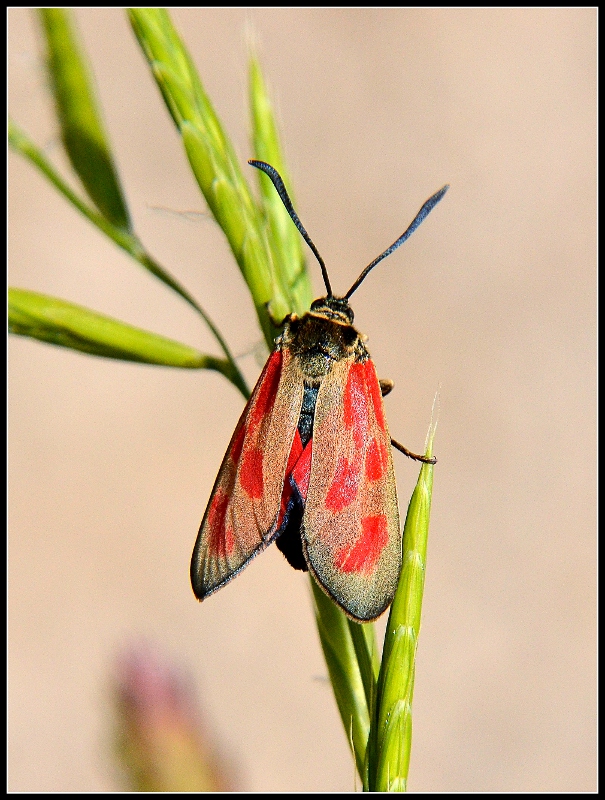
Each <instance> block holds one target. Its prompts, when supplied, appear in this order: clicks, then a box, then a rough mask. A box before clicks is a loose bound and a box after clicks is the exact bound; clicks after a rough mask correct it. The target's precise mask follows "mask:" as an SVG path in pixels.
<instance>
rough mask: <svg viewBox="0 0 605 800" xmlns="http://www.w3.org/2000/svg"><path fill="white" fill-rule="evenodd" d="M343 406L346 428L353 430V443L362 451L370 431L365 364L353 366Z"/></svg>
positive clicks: (348, 378)
mask: <svg viewBox="0 0 605 800" xmlns="http://www.w3.org/2000/svg"><path fill="white" fill-rule="evenodd" d="M343 404H344V423H345V427H347V428H352V429H353V441H354V443H355V447H356V448H357V450H360V449H361V448H362V447H363V444H364V442H365V439H366V435H367V430H368V397H367V392H366V386H365V365H364V364H352V366H351V369H350V370H349V375H348V377H347V385H346V387H345V392H344V397H343Z"/></svg>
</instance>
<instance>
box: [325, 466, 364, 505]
mask: <svg viewBox="0 0 605 800" xmlns="http://www.w3.org/2000/svg"><path fill="white" fill-rule="evenodd" d="M359 473H360V467H359V464H356V463H354V462H349V461H348V459H346V458H345V457H344V456H341V457H340V458H339V459H338V465H337V467H336V474H335V475H334V479H333V480H332V484H331V486H330V489H329V490H328V495H327V497H326V508H327V509H328V510H329V511H334V512H336V511H342V510H343V508H345V507H346V506H348V505H349V504H350V503H352V502H353V500H354V499H355V497H356V496H357V489H358V487H359Z"/></svg>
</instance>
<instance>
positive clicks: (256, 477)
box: [239, 447, 264, 500]
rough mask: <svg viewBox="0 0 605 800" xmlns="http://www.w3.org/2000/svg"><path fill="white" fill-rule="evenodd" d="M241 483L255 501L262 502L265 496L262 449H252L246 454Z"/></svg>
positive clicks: (240, 475) (243, 461) (241, 471)
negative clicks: (261, 499)
mask: <svg viewBox="0 0 605 800" xmlns="http://www.w3.org/2000/svg"><path fill="white" fill-rule="evenodd" d="M239 482H240V484H241V487H242V489H243V490H244V491H245V492H246V494H247V495H248V497H251V498H252V499H253V500H260V498H261V497H262V496H263V487H264V484H263V451H262V450H261V449H260V448H258V447H256V448H250V450H246V452H245V453H244V458H243V460H242V466H241V468H240V472H239Z"/></svg>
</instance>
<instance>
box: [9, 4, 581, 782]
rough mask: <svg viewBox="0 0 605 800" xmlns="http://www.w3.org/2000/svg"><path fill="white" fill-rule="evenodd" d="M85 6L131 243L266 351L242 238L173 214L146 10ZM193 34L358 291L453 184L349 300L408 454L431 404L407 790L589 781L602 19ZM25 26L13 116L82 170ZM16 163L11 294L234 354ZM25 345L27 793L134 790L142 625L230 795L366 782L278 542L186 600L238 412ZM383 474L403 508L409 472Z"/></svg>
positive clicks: (213, 17)
mask: <svg viewBox="0 0 605 800" xmlns="http://www.w3.org/2000/svg"><path fill="white" fill-rule="evenodd" d="M76 16H77V21H78V23H79V28H80V32H81V35H82V37H83V41H84V43H85V46H86V48H87V51H88V53H89V56H90V61H91V64H92V67H93V69H94V73H95V76H96V81H97V85H98V91H99V96H100V100H101V102H102V106H103V110H104V116H105V120H106V124H107V128H108V131H109V134H110V137H111V140H112V143H113V146H114V149H115V153H116V156H117V161H118V165H119V168H120V172H121V177H122V180H123V184H124V187H125V191H126V193H127V197H128V199H129V202H130V207H131V210H132V213H133V216H134V219H135V222H136V227H137V230H138V232H139V233H140V235H141V237H142V238H143V240H144V242H145V243H146V245H147V246H148V248H149V250H150V251H151V252H152V253H153V254H154V255H155V256H156V257H157V258H158V259H159V260H160V262H161V263H163V264H164V266H165V267H166V268H168V269H169V270H170V271H171V272H172V273H173V274H174V275H175V276H176V277H177V278H178V279H179V280H180V281H181V282H182V283H183V284H184V285H185V286H187V287H188V288H189V290H190V291H192V292H193V294H194V295H195V297H196V298H197V299H198V300H200V301H201V303H202V304H203V306H204V307H205V309H206V310H207V311H208V312H209V313H210V314H211V316H212V317H213V319H214V320H215V321H216V323H217V324H218V325H219V327H220V328H221V329H222V330H223V331H226V332H227V334H228V339H229V342H230V344H231V346H232V348H233V350H234V351H235V352H236V353H241V354H245V353H246V352H248V351H250V350H251V348H253V347H254V346H255V345H256V344H257V343H258V342H259V341H260V334H259V332H258V328H257V326H256V322H255V315H254V311H253V308H252V305H251V302H250V300H249V298H248V295H247V292H246V289H245V287H244V285H243V281H242V279H241V276H240V274H239V272H238V270H237V268H236V267H235V265H234V262H233V259H232V258H231V256H230V254H229V252H228V249H227V246H226V244H225V242H224V240H223V237H222V234H221V232H220V231H219V230H218V229H217V228H216V227H215V225H214V224H213V223H212V222H210V221H209V220H207V219H205V218H203V217H202V218H200V219H199V220H198V221H194V222H191V221H189V220H188V219H186V218H184V217H182V216H178V215H176V214H171V213H166V212H159V211H157V210H156V209H154V208H153V207H154V206H164V207H168V208H170V209H175V210H186V209H198V210H203V209H204V203H203V200H202V199H201V197H200V194H199V192H198V190H197V187H196V185H195V183H194V181H193V179H192V176H191V174H190V171H189V169H188V166H187V163H186V158H185V156H184V153H183V150H182V148H181V145H180V142H179V139H178V137H177V135H176V132H175V130H174V128H173V126H172V123H171V121H170V119H169V118H168V114H167V112H166V110H165V108H164V105H163V103H162V101H161V99H160V96H159V93H158V91H157V89H156V87H155V84H154V83H153V82H152V80H151V78H150V75H149V72H148V69H147V66H146V64H145V62H144V60H143V57H142V55H141V53H140V51H139V49H138V46H137V44H136V43H135V40H134V37H133V35H132V33H131V31H130V28H129V25H128V23H127V20H126V18H125V15H124V13H123V12H122V11H121V10H119V9H101V10H80V11H77V12H76ZM172 17H173V20H174V22H175V24H176V25H177V27H178V29H179V30H180V32H181V34H182V35H183V36H184V38H185V40H186V43H187V45H188V47H189V49H190V52H191V54H192V56H193V58H194V60H195V62H196V64H197V66H198V68H199V70H200V73H201V76H202V79H203V81H204V83H205V86H206V89H207V91H208V93H209V94H210V97H211V98H212V101H213V103H214V104H215V107H216V109H217V111H218V113H219V114H220V116H221V118H222V120H223V122H224V124H225V127H226V129H227V131H228V132H229V134H230V135H231V136H232V137H233V139H234V141H235V143H236V146H237V151H238V153H239V155H240V157H241V159H242V161H244V160H245V159H246V158H248V157H250V156H251V155H252V153H251V149H250V146H249V144H248V117H247V114H248V112H247V104H246V61H247V59H246V36H247V31H249V29H252V30H253V31H254V36H255V39H256V41H257V42H258V46H259V50H260V54H261V58H262V63H263V67H264V70H265V74H266V77H267V79H268V81H269V83H270V85H271V87H272V91H273V95H274V98H275V101H276V105H277V107H278V110H279V117H280V120H281V126H282V135H283V140H284V143H285V148H286V153H287V157H288V161H289V164H290V167H291V172H292V177H293V181H294V185H295V187H296V200H297V208H298V211H299V214H300V216H301V219H302V220H303V223H304V225H305V226H306V228H307V229H308V231H309V232H310V234H311V236H312V237H313V239H314V241H315V243H316V244H317V246H318V248H319V250H320V252H321V253H322V255H323V257H324V258H325V260H326V262H327V264H328V267H329V270H330V275H331V280H332V284H333V286H334V287H335V288H336V289H337V290H340V291H344V290H346V289H347V288H348V287H349V286H350V285H351V283H352V282H353V280H354V279H355V278H356V277H357V275H358V274H359V272H360V271H361V269H362V268H363V267H364V266H365V265H366V264H367V263H368V262H369V261H371V260H372V259H373V258H374V257H375V256H376V255H377V254H378V253H380V252H382V250H383V249H384V248H385V247H386V246H387V245H389V244H390V243H391V242H392V241H393V239H395V238H396V236H398V235H399V233H401V231H402V230H403V229H404V228H405V226H406V225H407V224H408V223H409V221H410V220H411V219H412V217H413V215H414V214H415V212H416V211H417V210H418V208H419V207H420V205H421V204H422V203H423V202H424V200H425V199H426V198H427V197H428V196H429V195H430V194H431V193H432V192H434V191H435V190H436V189H438V188H439V187H440V186H441V185H443V184H444V183H446V182H449V183H450V184H451V190H450V192H449V193H448V195H447V196H446V198H445V199H444V201H443V202H442V203H441V204H440V206H439V207H438V208H437V209H436V210H435V212H434V213H433V214H432V215H431V216H430V218H429V219H428V220H427V221H426V222H425V223H424V224H423V226H422V227H421V228H420V229H419V230H418V231H417V232H416V233H415V234H414V236H413V237H412V238H411V239H410V240H409V242H407V243H406V244H405V245H404V247H403V248H402V249H401V250H399V251H398V252H397V253H396V254H395V255H393V256H391V257H390V258H389V259H388V260H386V261H385V262H383V263H382V264H381V265H380V267H379V268H377V269H376V271H375V272H374V273H373V274H372V276H371V278H370V279H368V281H367V282H366V284H365V285H364V286H363V287H362V289H360V291H359V292H357V294H356V295H355V297H354V301H355V302H354V304H353V305H354V310H355V314H356V324H357V325H358V327H359V328H360V329H361V330H363V331H364V332H366V333H367V334H368V335H369V337H370V348H371V352H372V355H373V358H374V360H375V363H376V365H377V368H378V371H379V373H380V375H381V376H384V377H390V378H392V379H393V380H394V381H395V391H394V392H393V394H392V395H391V396H389V398H388V399H387V401H386V402H387V412H388V416H389V425H390V428H391V432H392V434H393V435H394V436H395V437H396V438H398V439H400V440H401V441H403V442H404V443H405V444H406V445H408V446H409V447H410V448H412V449H416V450H418V449H422V446H423V442H424V437H425V433H426V430H427V426H428V423H429V419H430V413H431V404H432V402H433V396H434V394H435V391H436V390H437V389H438V388H439V387H440V397H441V410H440V418H439V428H438V432H437V439H436V443H435V451H436V454H437V456H438V458H439V464H438V466H437V468H436V474H435V497H434V501H433V515H432V522H431V537H430V544H429V560H428V569H427V578H426V594H425V604H424V611H423V628H422V634H421V639H420V645H419V651H418V665H417V678H416V692H415V698H414V742H413V751H412V764H411V771H410V780H409V788H410V790H412V791H439V792H454V791H501V792H503V791H513V792H514V791H519V792H520V791H533V792H537V791H558V792H563V791H566V792H573V791H594V790H595V616H596V614H595V409H596V401H595V349H596V348H595V340H596V335H595V277H596V266H595V228H596V223H595V184H596V180H595V177H596V170H595V145H596V137H595V116H596V115H595V95H596V64H595V61H596V59H595V54H596V12H595V10H594V9H591V8H584V9H557V8H554V9H553V8H551V9H496V10H492V9H375V10H371V9H328V10H325V9H287V8H285V9H260V10H257V9H250V10H246V9H189V10H181V9H177V10H175V11H173V12H172ZM8 20H9V89H10V100H9V102H10V112H11V115H12V116H13V117H14V118H15V120H16V121H18V122H19V123H20V124H21V125H22V126H23V127H24V128H25V130H27V131H28V132H29V133H30V134H31V135H32V136H33V138H34V139H35V140H36V141H37V142H38V143H40V144H42V145H44V146H45V147H46V148H47V151H48V153H49V154H50V155H51V156H52V157H53V158H54V159H56V160H57V163H59V164H60V165H61V166H63V161H62V159H61V156H60V152H59V148H58V146H57V144H56V127H55V124H54V122H53V117H52V113H51V103H50V98H49V93H48V91H47V88H46V85H45V78H44V73H43V69H42V65H41V61H40V55H39V49H38V46H37V40H36V36H35V26H34V24H33V19H32V16H31V13H30V12H28V11H26V10H23V9H12V10H9V14H8ZM9 168H10V174H9V177H10V181H9V203H10V205H9V209H10V216H9V223H10V225H9V235H10V238H9V256H10V283H11V284H12V285H15V286H19V287H24V288H28V289H32V290H37V291H41V292H46V293H49V294H52V295H57V296H60V297H63V298H66V299H68V300H71V301H74V302H77V303H81V304H83V305H85V306H89V307H91V308H94V309H97V310H99V311H101V312H103V313H107V314H110V315H114V316H116V317H118V318H122V319H124V320H127V321H129V322H131V323H133V324H136V325H140V326H142V327H145V328H149V329H152V330H155V331H157V332H159V333H162V334H164V335H167V336H171V337H173V338H177V339H180V340H182V341H185V342H188V343H190V344H192V345H195V346H198V347H200V348H202V349H207V350H211V351H212V352H216V348H215V347H214V345H213V342H212V339H211V338H210V336H209V335H208V333H207V331H206V330H205V329H204V328H203V327H202V325H201V324H200V322H199V319H198V318H197V316H196V315H195V313H194V312H193V311H192V310H191V309H190V308H189V307H188V306H187V305H186V304H185V303H183V302H182V301H180V300H179V299H178V298H177V297H176V296H175V295H173V294H172V293H171V292H170V291H169V290H168V289H166V288H165V287H164V286H163V285H162V284H160V283H159V282H157V281H154V280H153V278H151V277H150V276H149V275H148V274H146V273H145V272H144V271H143V270H142V269H141V268H139V267H138V266H137V265H136V264H134V263H133V262H131V261H130V260H129V259H128V257H127V256H126V255H124V254H123V253H122V252H121V251H118V250H117V249H116V248H115V247H114V246H112V245H111V244H110V243H108V242H107V241H106V240H104V239H103V238H102V237H101V235H100V234H99V233H97V232H96V231H95V230H93V229H92V227H91V226H90V225H89V224H88V223H87V222H86V221H85V220H84V219H83V218H81V217H79V216H78V215H77V213H76V212H75V211H73V210H72V209H71V208H70V207H68V205H67V204H66V203H65V202H64V201H63V199H61V198H60V197H59V196H58V195H57V194H56V193H55V192H54V191H53V190H52V189H51V188H50V187H49V186H48V184H47V183H45V182H44V181H43V180H42V179H41V178H40V177H39V176H38V174H36V173H35V172H34V170H33V169H32V168H31V167H30V166H29V165H27V164H26V163H25V162H24V161H23V160H22V159H21V158H19V157H17V156H15V155H14V154H11V155H10V158H9ZM250 172H251V170H250ZM255 177H256V176H254V175H250V179H251V180H253V179H254V178H255ZM309 263H310V266H311V270H312V272H313V277H314V284H315V288H316V290H317V292H318V294H319V293H320V292H321V290H322V287H321V281H320V275H319V271H318V269H317V266H316V264H315V263H314V261H313V259H312V258H310V259H309ZM9 355H10V362H9V367H10V372H9V376H10V384H9V402H10V406H9V412H10V417H9V423H10V425H9V433H10V451H9V466H10V484H9V489H10V495H9V499H10V517H9V521H10V549H9V556H10V560H9V662H8V663H9V770H10V771H9V788H10V789H11V790H12V791H32V792H51V791H57V792H63V791H104V790H112V789H117V788H119V786H120V784H119V783H118V782H117V778H116V774H115V767H114V766H113V764H112V758H111V752H110V746H111V737H110V708H109V700H108V681H109V671H110V668H111V665H112V661H113V658H114V657H115V654H116V652H117V651H118V650H119V648H120V647H122V646H123V645H124V644H125V643H127V642H128V641H130V640H132V639H136V640H140V639H145V640H147V641H150V642H153V643H155V644H156V645H157V646H158V647H159V648H161V649H162V650H163V651H164V652H166V653H167V654H168V655H169V656H170V657H172V658H173V659H174V660H175V661H176V662H177V663H179V664H181V665H182V666H183V667H184V668H185V669H188V670H189V671H190V672H191V674H192V675H193V676H194V679H195V682H196V686H197V689H198V692H199V695H200V701H201V703H202V705H203V708H204V710H205V715H206V721H207V723H208V724H209V725H211V726H212V727H213V728H214V729H215V731H216V736H217V737H218V739H219V741H220V742H221V744H222V747H223V750H224V752H225V753H226V754H227V755H228V757H229V759H231V761H232V763H234V764H235V765H236V771H237V774H238V781H239V786H240V788H243V789H248V790H253V791H294V790H304V791H314V790H315V791H339V790H344V791H349V790H351V789H352V788H353V786H354V777H353V774H354V771H353V766H352V761H351V758H350V756H349V753H348V745H347V742H346V738H345V735H344V733H343V731H342V729H341V725H340V720H339V718H338V716H337V712H336V708H335V704H334V701H333V698H332V695H331V690H330V688H329V685H328V684H327V683H326V682H325V679H324V678H325V674H326V671H325V667H324V664H323V659H322V655H321V651H320V648H319V644H318V639H317V634H316V631H315V626H314V620H313V614H312V608H311V603H310V597H309V591H308V586H307V583H306V579H305V577H304V576H302V575H301V574H299V573H295V572H294V571H293V570H291V569H290V568H289V567H288V565H287V564H286V562H285V561H284V559H283V558H282V556H281V555H280V553H279V552H278V551H277V550H276V548H271V549H270V550H269V551H268V552H267V553H265V554H263V555H262V556H261V557H259V558H258V559H256V561H255V562H253V563H252V564H251V566H250V567H249V568H248V569H247V570H245V572H244V573H242V574H241V575H240V576H239V577H238V578H237V580H235V581H234V582H233V583H231V584H230V585H229V586H228V587H226V588H225V589H223V590H222V591H221V592H219V593H218V594H217V595H215V596H213V597H212V598H211V599H209V600H208V601H207V602H206V603H205V604H203V605H199V604H198V603H196V602H195V600H194V597H193V594H192V592H191V588H190V585H189V577H188V570H189V559H190V555H191V550H192V547H193V543H194V539H195V536H196V532H197V528H198V525H199V521H200V518H201V516H202V513H203V511H204V508H205V504H206V502H207V500H208V495H209V492H210V489H211V487H212V482H213V480H214V477H215V474H216V471H217V469H218V466H219V464H220V461H221V458H222V456H223V452H224V450H225V447H226V445H227V442H228V440H229V437H230V435H231V432H232V429H233V426H234V424H235V421H236V420H237V418H238V415H239V413H240V411H241V408H242V399H241V397H240V396H239V394H238V393H237V392H236V391H235V389H233V388H232V387H231V386H230V385H229V384H228V383H227V382H226V381H225V380H224V379H222V378H221V377H220V376H219V375H217V374H214V373H205V372H179V371H176V370H169V369H163V368H154V367H147V366H140V365H132V364H126V363H118V362H113V361H109V360H107V361H103V360H100V359H95V358H92V357H88V356H85V355H80V354H76V353H73V352H71V351H67V350H60V349H58V348H53V347H50V346H47V345H44V344H41V343H38V342H34V341H30V340H26V339H20V338H16V337H15V338H12V339H11V341H10V347H9ZM241 364H242V367H243V369H244V370H245V372H246V374H247V376H248V377H249V379H250V381H254V379H255V378H256V376H257V374H258V372H259V365H258V363H256V361H255V359H254V357H253V356H244V357H243V358H242V361H241ZM395 459H396V461H395V464H396V470H397V475H398V486H399V495H400V504H401V506H402V509H403V510H405V508H406V506H407V502H408V498H409V496H410V494H411V491H412V489H413V486H414V482H415V479H416V475H417V473H418V469H417V466H416V465H414V464H413V463H411V462H409V461H407V460H406V459H405V458H404V457H403V456H401V457H400V456H397V455H396V456H395Z"/></svg>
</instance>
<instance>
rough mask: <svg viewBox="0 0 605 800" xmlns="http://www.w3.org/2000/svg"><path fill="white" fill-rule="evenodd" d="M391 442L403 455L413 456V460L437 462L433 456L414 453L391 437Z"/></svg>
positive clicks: (427, 462) (428, 462)
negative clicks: (428, 456)
mask: <svg viewBox="0 0 605 800" xmlns="http://www.w3.org/2000/svg"><path fill="white" fill-rule="evenodd" d="M391 444H392V445H393V447H394V448H396V449H397V450H399V452H400V453H403V455H404V456H407V457H408V458H413V459H414V461H422V462H423V463H424V464H436V463H437V459H436V458H435V457H433V458H427V457H426V456H419V455H416V453H412V451H411V450H408V449H407V447H404V446H403V445H402V444H399V442H396V441H395V439H391Z"/></svg>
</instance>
